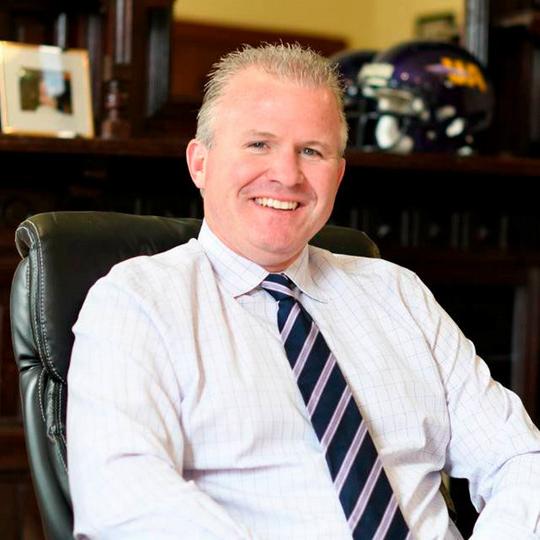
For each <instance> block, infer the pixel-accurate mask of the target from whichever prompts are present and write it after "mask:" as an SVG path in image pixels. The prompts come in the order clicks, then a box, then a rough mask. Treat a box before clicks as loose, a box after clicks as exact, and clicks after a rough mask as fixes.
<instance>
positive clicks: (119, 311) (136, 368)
mask: <svg viewBox="0 0 540 540" xmlns="http://www.w3.org/2000/svg"><path fill="white" fill-rule="evenodd" d="M164 301H166V299H165V300H164ZM74 332H75V336H76V339H75V345H74V348H73V354H72V360H71V367H70V371H69V380H68V388H69V399H68V418H67V437H68V445H67V447H68V464H69V480H70V488H71V493H72V499H73V506H74V514H75V532H76V533H77V534H80V535H81V536H83V535H84V537H85V538H100V539H102V538H115V539H119V538H129V539H137V538H141V539H143V538H144V539H147V538H163V539H164V538H175V539H176V538H180V537H182V538H198V539H199V538H200V539H203V538H231V539H232V538H250V537H251V536H250V534H249V533H248V531H247V530H246V529H245V528H244V527H243V526H241V525H240V524H238V523H235V522H234V521H233V519H231V517H230V516H229V515H228V514H227V512H226V511H225V510H224V509H223V508H222V507H220V506H219V505H218V504H217V503H216V502H215V501H213V500H212V499H211V498H210V497H208V496H207V495H206V494H205V493H203V492H202V491H201V490H199V489H198V487H197V486H196V484H195V483H194V482H192V481H185V480H184V479H183V477H182V475H183V455H184V435H183V431H182V422H181V407H182V403H181V396H180V391H179V387H178V383H177V375H176V373H175V370H173V368H172V364H171V359H170V358H169V353H168V351H167V350H166V347H165V345H164V343H163V340H162V336H161V335H160V331H159V324H157V325H156V321H154V320H153V319H152V313H151V309H150V310H149V309H147V306H144V305H142V304H141V301H140V300H139V299H138V298H137V295H134V294H131V293H129V292H126V291H125V290H122V287H119V286H118V285H115V284H114V283H113V282H112V281H111V279H110V278H106V279H105V280H102V281H100V282H98V284H97V285H96V286H94V288H93V289H92V290H91V291H90V293H89V296H88V298H87V300H86V302H85V305H84V307H83V309H82V311H81V314H80V316H79V320H78V322H77V324H76V325H75V327H74Z"/></svg>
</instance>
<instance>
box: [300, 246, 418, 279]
mask: <svg viewBox="0 0 540 540" xmlns="http://www.w3.org/2000/svg"><path fill="white" fill-rule="evenodd" d="M309 247H310V258H311V260H312V261H313V262H314V263H315V266H316V267H317V268H318V269H319V270H320V271H321V272H325V273H333V272H337V273H341V274H344V275H347V276H349V277H351V278H354V277H357V278H368V277H374V276H377V277H378V278H381V279H384V278H388V279H393V278H395V277H396V276H404V277H405V278H411V279H416V274H415V273H414V272H412V271H411V270H409V269H407V268H405V267H403V266H400V265H398V264H395V263H393V262H390V261H388V260H386V259H381V258H376V257H363V256H358V255H345V254H343V253H334V252H332V251H328V250H326V249H322V248H318V247H315V246H309Z"/></svg>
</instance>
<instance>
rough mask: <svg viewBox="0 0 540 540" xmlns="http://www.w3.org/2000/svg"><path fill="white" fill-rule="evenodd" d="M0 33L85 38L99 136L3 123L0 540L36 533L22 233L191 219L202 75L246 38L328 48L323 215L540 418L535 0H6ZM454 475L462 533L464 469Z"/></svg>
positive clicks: (539, 31) (468, 514)
mask: <svg viewBox="0 0 540 540" xmlns="http://www.w3.org/2000/svg"><path fill="white" fill-rule="evenodd" d="M0 39H3V40H9V41H14V42H18V43H28V44H35V45H43V44H46V45H55V46H58V47H61V48H62V49H69V48H82V49H85V50H87V51H88V55H89V60H90V86H91V95H89V96H88V99H89V100H90V102H91V104H92V116H93V122H94V127H95V133H96V136H95V137H93V138H86V137H82V136H75V137H73V138H70V139H63V138H58V137H54V136H53V137H51V136H49V137H44V136H39V134H33V136H29V134H28V133H23V132H21V133H17V132H15V133H5V132H4V133H3V134H2V135H0V160H1V161H0V162H1V164H2V167H1V169H0V179H1V182H0V328H1V330H0V338H1V342H0V537H1V538H2V539H8V540H11V539H23V538H24V539H38V538H42V532H41V526H40V519H39V513H38V510H37V508H36V504H35V500H34V496H33V491H32V485H31V479H30V473H29V470H28V465H27V460H26V454H25V444H24V434H23V429H22V421H21V415H20V405H19V399H20V398H19V391H18V373H17V367H16V365H15V363H14V360H13V355H12V352H11V341H10V329H9V289H10V283H11V276H12V275H13V271H14V268H15V267H16V265H17V263H18V260H19V258H18V255H17V253H16V250H15V248H14V244H13V233H14V230H15V228H16V226H17V225H18V223H20V222H21V221H22V220H23V219H24V218H25V217H26V216H28V215H31V214H35V213H38V212H44V211H52V210H106V211H120V212H129V213H138V214H158V215H167V216H182V217H201V216H202V206H201V201H200V197H199V194H198V192H197V190H196V189H195V188H194V186H193V185H192V183H191V181H190V179H189V175H188V173H187V169H186V166H185V161H184V151H185V147H186V144H187V141H188V140H189V138H190V137H192V136H193V134H194V129H195V119H196V112H197V110H198V107H199V105H200V102H201V99H202V89H203V86H204V82H205V77H206V73H207V72H208V70H209V68H210V66H211V65H212V63H213V62H215V61H216V60H217V59H218V58H219V57H220V56H221V55H222V54H224V53H226V52H228V51H230V50H233V49H236V48H237V47H239V46H240V45H241V44H243V43H249V44H253V45H256V44H258V43H260V42H263V41H267V42H276V41H280V40H281V41H293V42H299V43H301V44H303V45H309V46H311V47H312V48H313V49H315V50H317V51H320V52H321V53H322V54H324V55H326V56H328V57H331V58H332V59H333V60H334V61H335V62H337V63H338V65H339V68H340V69H341V71H342V75H343V79H344V82H345V85H346V91H347V94H346V104H347V116H348V120H349V125H350V135H351V137H350V146H349V148H348V149H347V152H346V158H347V163H348V166H347V173H346V178H345V181H344V182H343V184H342V189H341V192H340V194H339V196H338V199H337V202H336V207H335V211H334V213H333V215H332V218H331V221H332V222H333V223H335V224H339V225H346V226H351V227H355V228H359V229H362V230H364V231H366V232H367V233H368V234H369V235H370V236H371V237H372V238H373V239H374V240H375V241H376V242H377V244H378V245H379V246H380V249H381V252H382V256H383V257H384V258H386V259H389V260H392V261H394V262H396V263H399V264H402V265H405V266H407V267H409V268H411V269H413V270H414V271H416V272H417V273H418V274H419V275H420V277H421V278H422V279H423V280H424V281H425V282H426V283H427V284H428V285H429V286H430V287H431V289H432V290H433V291H434V292H435V294H436V296H437V298H438V299H439V301H440V302H441V304H442V305H443V306H444V307H445V308H446V309H447V310H448V311H449V313H450V314H451V315H452V316H453V317H454V319H456V321H457V322H458V323H459V324H460V326H461V327H462V329H463V330H464V331H465V333H466V334H467V335H468V336H469V337H470V338H471V339H473V340H474V342H475V344H476V347H477V350H478V352H479V354H481V356H482V357H483V358H484V359H485V360H486V361H487V363H488V365H489V366H490V368H491V370H492V373H493V375H494V376H495V377H496V378H497V379H499V380H500V381H501V382H503V383H504V384H505V385H507V386H509V387H511V388H512V389H513V390H514V391H515V392H517V393H518V394H519V395H520V396H521V398H522V399H523V401H524V403H525V405H526V407H527V409H528V411H529V412H530V414H531V416H532V417H533V419H534V420H535V421H536V422H537V423H538V420H539V419H540V418H539V415H540V403H539V398H538V379H539V369H538V366H539V361H540V346H539V337H538V336H539V329H540V215H539V212H538V208H537V206H538V205H537V202H536V198H535V196H534V195H533V194H534V189H535V188H534V182H535V181H538V177H539V175H540V160H539V158H540V52H539V51H540V4H539V3H538V1H537V0H493V1H491V2H490V1H488V0H448V1H442V0H410V1H408V2H397V1H395V0H364V1H362V2H358V1H353V0H334V1H333V2H328V1H325V0H313V1H311V2H309V3H307V4H306V3H304V2H291V1H290V0H287V1H286V0H273V1H272V2H262V1H259V2H258V1H254V0H250V1H248V0H222V1H220V2H215V1H213V0H197V1H195V0H178V1H175V2H173V1H172V0H81V1H80V2H76V3H75V2H69V1H67V0H25V1H24V2H12V1H8V0H0ZM381 65H390V66H391V70H390V71H389V72H384V70H383V72H384V73H385V74H384V75H383V76H381V73H382V72H381V68H380V66H381ZM72 82H73V86H72V89H73V88H75V82H76V81H72ZM1 91H2V88H0V95H1ZM4 92H5V91H4ZM75 97H76V96H75ZM0 107H4V110H5V107H6V103H5V99H3V100H1V101H0ZM70 114H71V113H70ZM73 114H77V111H74V112H73ZM4 127H5V126H4ZM36 135H37V136H36ZM451 487H452V495H453V497H454V500H455V501H456V506H458V517H457V521H458V525H459V526H460V528H461V530H462V531H463V532H464V534H465V535H466V534H469V532H470V529H471V526H472V523H473V522H474V518H475V512H474V510H473V509H472V508H471V507H470V504H469V503H468V502H467V498H468V497H467V485H466V483H464V482H460V481H452V482H451Z"/></svg>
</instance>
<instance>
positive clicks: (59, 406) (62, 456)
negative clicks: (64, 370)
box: [55, 386, 67, 472]
mask: <svg viewBox="0 0 540 540" xmlns="http://www.w3.org/2000/svg"><path fill="white" fill-rule="evenodd" d="M62 390H63V387H62V386H60V389H59V391H58V399H57V400H56V403H55V407H56V412H55V422H56V418H58V426H60V427H59V430H58V433H59V435H60V437H59V438H60V441H59V442H60V444H62V443H63V444H64V448H66V440H65V438H64V433H63V430H62V422H61V421H60V420H61V419H60V412H61V410H62V408H61V403H62ZM60 444H59V445H58V447H57V452H58V455H59V456H60V460H61V461H62V465H63V466H64V470H65V471H66V472H67V464H66V462H65V460H64V454H63V452H62V448H60Z"/></svg>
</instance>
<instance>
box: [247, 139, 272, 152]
mask: <svg viewBox="0 0 540 540" xmlns="http://www.w3.org/2000/svg"><path fill="white" fill-rule="evenodd" d="M248 147H249V148H253V149H255V150H264V149H266V148H267V147H268V145H267V144H266V143H265V142H264V141H254V142H252V143H249V144H248Z"/></svg>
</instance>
